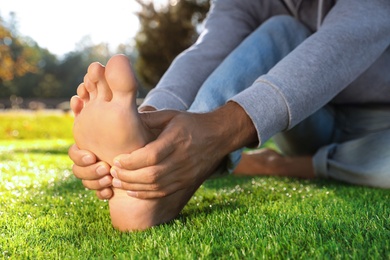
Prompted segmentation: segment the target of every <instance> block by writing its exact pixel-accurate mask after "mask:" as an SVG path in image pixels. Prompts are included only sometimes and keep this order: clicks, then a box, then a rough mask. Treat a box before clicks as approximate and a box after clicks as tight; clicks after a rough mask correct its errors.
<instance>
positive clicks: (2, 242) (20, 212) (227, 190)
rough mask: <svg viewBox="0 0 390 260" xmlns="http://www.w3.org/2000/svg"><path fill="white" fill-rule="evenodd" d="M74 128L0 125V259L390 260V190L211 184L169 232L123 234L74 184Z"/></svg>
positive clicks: (15, 119)
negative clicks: (71, 155) (71, 153)
mask: <svg viewBox="0 0 390 260" xmlns="http://www.w3.org/2000/svg"><path fill="white" fill-rule="evenodd" d="M71 127H72V118H71V116H61V115H50V116H46V115H44V114H30V115H19V114H14V115H12V116H10V115H0V135H1V137H0V138H1V140H0V259H2V258H4V259H8V258H9V259H390V208H389V201H390V192H389V190H380V189H372V188H365V187H357V186H350V185H346V184H342V183H337V182H333V181H320V180H316V181H303V180H297V179H288V178H265V177H258V178H238V177H233V176H230V177H228V178H223V179H217V180H210V181H207V182H206V183H205V184H204V185H203V186H202V187H201V188H200V189H199V191H198V192H197V193H196V194H195V196H194V197H193V198H192V199H191V201H190V202H189V204H188V205H187V206H186V207H185V208H184V210H183V212H182V214H180V216H179V217H178V218H177V219H176V220H174V221H172V222H171V223H168V224H165V225H161V226H158V227H155V228H152V229H150V230H147V231H145V232H136V233H120V232H118V231H116V230H114V229H113V228H112V227H111V225H110V219H109V211H108V205H107V202H106V201H99V200H98V199H96V197H95V195H94V193H93V192H92V191H88V190H85V189H84V187H83V186H82V185H81V183H80V181H79V180H77V179H76V178H75V177H74V176H73V175H72V174H71V168H70V167H71V161H70V160H69V158H68V156H67V149H68V147H69V145H70V144H71V143H72V139H71ZM12 133H13V134H12ZM16 133H17V134H16Z"/></svg>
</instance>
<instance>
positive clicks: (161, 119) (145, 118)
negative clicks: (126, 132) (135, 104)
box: [139, 110, 180, 129]
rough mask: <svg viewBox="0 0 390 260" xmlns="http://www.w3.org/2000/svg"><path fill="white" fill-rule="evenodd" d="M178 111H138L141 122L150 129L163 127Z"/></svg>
mask: <svg viewBox="0 0 390 260" xmlns="http://www.w3.org/2000/svg"><path fill="white" fill-rule="evenodd" d="M179 113H180V112H179V111H175V110H162V111H152V112H142V113H140V114H139V115H140V118H141V120H142V122H143V123H144V124H145V125H146V126H147V127H149V128H150V129H153V128H158V129H163V128H164V127H165V126H166V125H167V124H168V123H169V122H170V121H171V120H172V118H174V117H175V116H176V115H178V114H179Z"/></svg>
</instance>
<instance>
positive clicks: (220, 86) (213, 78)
mask: <svg viewBox="0 0 390 260" xmlns="http://www.w3.org/2000/svg"><path fill="white" fill-rule="evenodd" d="M309 35H310V32H309V31H308V29H307V28H306V27H305V26H303V25H302V24H301V23H299V22H298V21H297V20H295V19H294V18H292V17H289V16H275V17H272V18H270V19H269V20H267V21H266V22H265V23H264V24H262V25H261V26H260V27H259V28H258V29H257V30H255V31H254V32H253V33H252V34H251V35H249V36H248V37H247V38H246V39H245V40H244V41H243V42H242V43H241V44H240V45H239V46H238V47H237V48H236V49H235V50H234V51H233V52H232V53H231V54H230V55H229V56H228V57H227V58H226V59H225V60H224V61H223V63H222V64H221V65H220V66H219V67H218V68H217V69H216V70H215V71H214V72H213V73H212V74H211V75H210V77H209V78H208V79H207V80H206V81H205V82H204V84H203V86H202V87H201V89H200V90H199V92H198V94H197V96H196V98H195V100H194V102H193V104H192V105H191V107H190V109H189V111H191V112H198V113H199V112H200V113H202V112H208V111H212V110H214V109H216V108H218V107H219V106H221V105H223V104H225V103H226V102H227V101H228V100H229V99H230V98H232V97H233V96H234V95H236V94H238V93H240V92H241V91H243V90H244V89H246V88H248V87H250V86H251V85H252V83H253V82H254V81H255V80H256V79H257V78H258V77H259V76H261V75H263V74H265V73H267V72H268V71H269V70H270V69H271V68H272V67H273V66H274V65H275V64H276V63H277V62H279V61H280V60H281V59H283V57H285V56H286V55H287V54H288V53H290V52H291V51H292V50H293V49H294V48H295V47H296V46H298V45H299V44H300V43H301V42H302V41H303V40H305V39H306V38H307V37H308V36H309ZM240 157H241V150H239V151H236V152H233V153H231V154H230V156H229V160H228V167H227V168H228V171H232V169H233V168H235V165H237V163H238V161H239V160H240ZM225 168H226V167H222V169H221V170H220V171H219V173H225V172H226V169H225ZM219 173H215V174H214V175H217V174H219Z"/></svg>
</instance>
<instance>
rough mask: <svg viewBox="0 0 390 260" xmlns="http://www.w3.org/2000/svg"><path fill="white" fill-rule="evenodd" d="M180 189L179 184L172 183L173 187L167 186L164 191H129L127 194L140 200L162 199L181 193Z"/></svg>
mask: <svg viewBox="0 0 390 260" xmlns="http://www.w3.org/2000/svg"><path fill="white" fill-rule="evenodd" d="M178 187H180V185H179V184H178V183H172V184H171V185H169V186H167V187H166V188H165V189H164V190H159V191H131V190H127V191H126V193H127V195H128V196H130V197H133V198H138V199H161V198H164V197H167V196H169V195H172V194H174V193H175V192H177V191H179V190H180V189H179V188H178Z"/></svg>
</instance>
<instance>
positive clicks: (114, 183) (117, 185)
mask: <svg viewBox="0 0 390 260" xmlns="http://www.w3.org/2000/svg"><path fill="white" fill-rule="evenodd" d="M112 186H114V187H115V188H122V182H121V181H120V180H118V179H113V180H112Z"/></svg>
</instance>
